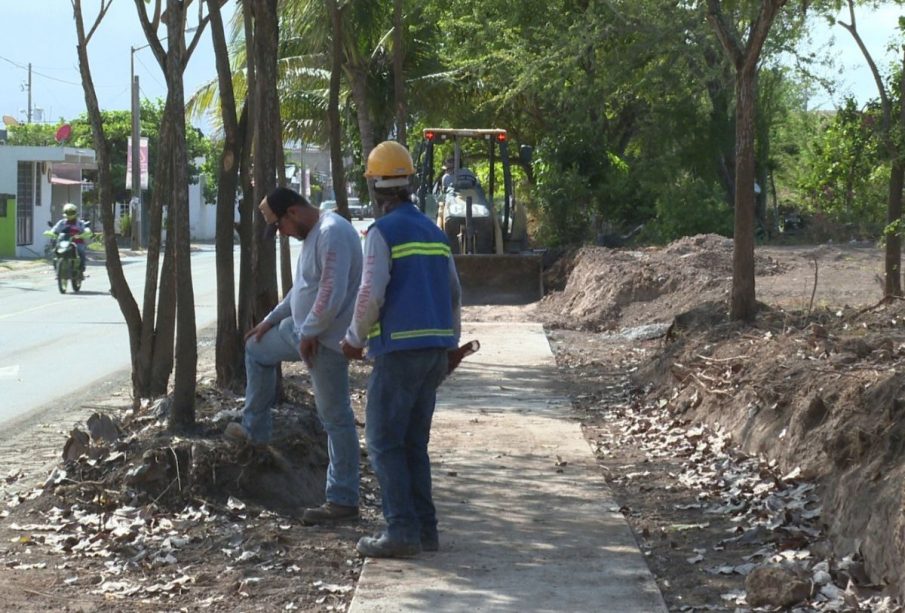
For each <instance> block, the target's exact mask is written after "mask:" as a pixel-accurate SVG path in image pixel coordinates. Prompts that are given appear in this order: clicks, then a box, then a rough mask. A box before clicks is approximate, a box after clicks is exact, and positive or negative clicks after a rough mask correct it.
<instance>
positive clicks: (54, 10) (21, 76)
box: [0, 0, 905, 130]
mask: <svg viewBox="0 0 905 613" xmlns="http://www.w3.org/2000/svg"><path fill="white" fill-rule="evenodd" d="M99 4H100V3H99V1H98V0H83V11H84V15H85V20H86V22H92V21H93V17H94V15H95V14H96V11H97V6H98V5H99ZM233 4H234V3H232V2H230V3H229V4H228V8H227V9H226V10H227V11H228V13H229V15H231V14H232V12H233V8H232V7H233ZM903 11H905V9H903V8H899V7H895V6H892V5H887V6H886V7H883V8H880V9H877V10H871V11H868V10H861V11H860V12H859V13H858V14H857V19H858V26H859V30H860V31H861V33H862V37H863V38H864V40H865V42H866V44H867V46H868V48H869V49H870V50H871V53H872V54H873V55H874V57H875V58H876V59H877V61H878V64H879V65H880V67H881V70H883V72H884V73H885V72H887V70H888V67H889V65H890V63H891V62H892V61H894V57H893V55H892V53H891V52H888V51H885V49H886V47H887V46H888V43H889V41H890V40H891V39H892V37H893V35H894V33H895V27H896V24H897V22H898V18H899V15H900V14H902V13H903ZM844 16H845V17H846V20H847V15H844ZM0 21H2V23H3V24H4V28H3V33H2V35H0V115H9V116H11V117H14V118H16V119H18V120H20V121H24V118H25V109H26V108H27V106H28V92H27V87H26V83H27V81H28V64H29V63H30V64H31V67H32V86H31V94H32V108H33V109H40V110H41V112H42V116H43V120H44V121H45V122H50V123H53V124H57V123H59V120H60V118H64V119H73V118H75V117H77V116H79V115H81V114H82V113H84V112H85V101H84V93H83V90H82V86H81V78H80V76H79V70H78V58H77V56H76V50H75V46H76V35H75V23H74V20H73V16H72V5H71V2H70V0H0ZM812 35H813V38H814V40H815V42H816V44H817V45H818V46H819V45H821V44H825V43H827V42H830V41H832V43H833V47H832V50H831V53H832V55H833V57H835V58H837V67H836V68H837V70H838V69H841V70H842V74H836V73H835V72H831V73H829V76H832V77H833V78H834V79H836V80H837V81H838V82H839V88H840V89H839V93H838V94H837V95H836V96H835V97H832V98H831V97H828V96H827V95H826V94H822V93H819V94H817V95H815V97H814V98H813V99H812V101H811V105H810V106H811V107H812V108H832V107H833V106H834V104H835V103H838V102H839V101H841V93H843V92H851V93H853V94H854V95H855V96H856V98H857V99H858V100H859V101H860V102H861V103H864V102H866V101H867V100H868V99H870V98H873V97H876V96H877V90H876V86H875V84H874V81H873V79H872V77H871V75H870V72H869V70H868V69H867V67H866V64H865V62H864V60H863V58H862V56H861V53H860V51H859V50H858V48H857V46H856V45H855V43H854V42H853V41H852V39H851V36H850V35H849V34H848V32H846V31H844V30H843V29H842V28H840V27H838V26H836V27H833V28H829V27H828V26H827V25H826V24H825V23H824V22H822V21H821V22H816V23H815V24H814V28H813V30H812ZM145 44H147V41H146V39H145V36H144V32H143V31H142V29H141V26H140V25H139V22H138V17H137V14H136V8H135V3H134V1H133V0H115V1H114V2H113V4H112V6H111V8H110V10H109V12H108V13H107V15H106V17H105V18H104V22H103V23H102V24H101V27H100V28H99V30H98V31H97V32H96V34H95V36H94V39H93V40H92V41H91V43H90V44H89V46H88V53H89V60H90V63H91V71H92V75H93V77H94V81H95V86H96V90H97V94H98V98H99V101H100V105H101V108H102V109H103V110H128V109H129V108H130V100H131V98H130V63H129V59H130V48H131V47H141V46H142V45H145ZM134 56H135V72H136V74H138V76H139V81H140V84H141V95H142V97H143V98H150V99H156V98H163V97H164V96H165V95H166V88H165V86H164V79H163V75H162V73H161V71H160V69H159V67H158V66H157V61H156V60H155V59H154V55H153V54H152V53H151V50H150V49H147V48H144V49H139V50H138V51H136V52H135V53H134ZM215 76H216V68H215V65H214V53H213V48H212V45H211V39H210V34H209V31H208V30H207V29H206V30H205V33H204V36H203V38H202V40H201V41H200V42H199V44H198V48H197V49H196V50H195V53H194V55H193V56H192V58H191V60H190V62H189V65H188V67H187V69H186V72H185V90H186V94H187V95H190V94H191V93H192V92H193V91H195V90H196V89H197V88H198V87H200V86H201V85H203V84H204V83H206V82H208V81H209V80H212V79H213V78H214V77H215ZM36 118H37V113H34V112H33V121H34V120H35V119H36ZM196 125H198V126H199V127H201V128H202V130H205V129H206V127H207V125H206V122H203V121H201V122H196Z"/></svg>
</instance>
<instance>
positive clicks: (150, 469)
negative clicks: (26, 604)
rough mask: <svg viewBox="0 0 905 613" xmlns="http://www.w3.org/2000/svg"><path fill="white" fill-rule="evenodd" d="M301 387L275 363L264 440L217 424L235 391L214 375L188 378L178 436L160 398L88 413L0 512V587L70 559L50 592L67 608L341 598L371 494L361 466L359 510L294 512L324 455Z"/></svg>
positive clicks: (316, 487) (319, 494)
mask: <svg viewBox="0 0 905 613" xmlns="http://www.w3.org/2000/svg"><path fill="white" fill-rule="evenodd" d="M309 390H310V384H309V383H308V381H307V375H288V376H286V375H284V377H283V399H284V401H283V402H282V403H280V404H279V405H278V406H277V407H276V408H275V409H274V411H273V417H274V433H275V439H274V441H273V442H272V443H271V444H270V445H267V446H254V445H249V444H245V443H241V444H236V443H231V442H228V441H226V440H225V439H224V438H223V435H222V432H223V429H224V427H225V425H226V424H227V423H228V422H229V421H230V420H233V419H236V418H238V416H239V414H240V412H241V407H242V402H243V399H242V398H237V397H235V396H234V395H232V394H230V393H229V392H224V391H221V390H218V389H217V388H216V387H215V386H214V385H213V384H212V383H206V384H205V383H200V384H199V387H198V390H197V403H196V418H197V423H198V426H199V427H198V430H197V432H194V433H193V434H192V435H190V436H174V435H172V434H170V433H168V432H167V431H166V417H167V411H168V409H167V402H166V401H165V400H164V401H161V402H157V403H154V404H153V405H144V406H143V407H142V408H141V409H140V410H138V411H136V412H132V411H128V412H125V413H124V414H121V415H119V416H118V417H119V418H118V419H117V418H111V416H110V415H107V414H100V413H98V414H95V415H93V416H92V417H91V418H90V419H89V420H88V422H87V423H86V424H84V425H82V426H80V427H78V428H76V429H75V430H73V431H72V432H71V433H70V436H69V439H68V440H67V441H66V444H65V446H64V448H63V454H64V460H63V462H62V463H60V464H59V465H58V466H57V467H56V468H55V469H54V471H53V472H52V473H51V475H50V476H49V478H48V479H47V480H46V483H44V484H43V486H39V487H37V488H34V489H33V490H31V491H23V492H22V493H20V494H17V495H16V496H15V498H14V499H13V500H11V501H9V502H8V503H7V509H6V510H4V512H3V513H2V514H0V517H2V518H4V520H3V523H2V526H0V535H2V536H3V537H4V539H5V542H7V543H11V545H8V546H7V548H3V549H0V563H2V564H3V565H4V566H5V567H6V568H8V569H10V572H12V573H14V575H12V576H6V577H3V578H0V591H4V593H13V592H14V593H15V594H16V595H17V596H16V597H17V598H27V597H28V594H29V593H31V594H39V593H41V594H42V595H43V592H38V591H34V590H32V591H30V592H29V590H30V588H29V587H28V586H38V585H42V584H43V583H44V582H46V583H47V584H54V585H55V584H56V583H57V581H58V580H59V579H60V576H59V573H60V571H59V570H54V569H68V570H67V571H66V575H67V578H66V581H65V584H61V585H60V586H58V588H57V590H56V591H54V594H57V593H58V592H59V591H61V590H62V591H63V592H65V593H66V595H67V596H66V598H67V604H70V605H71V606H72V607H73V608H72V610H79V611H81V610H86V611H87V610H91V611H97V610H115V611H119V610H123V607H124V605H123V603H124V602H126V601H129V602H133V603H134V602H135V601H136V599H138V600H140V601H141V602H142V603H144V604H145V605H146V606H150V607H152V608H154V610H164V609H166V610H171V609H177V608H185V609H186V610H187V609H189V608H191V609H193V610H194V609H195V608H211V610H234V609H235V608H236V607H237V606H238V607H240V608H241V606H242V605H241V604H236V603H237V602H241V600H242V599H248V601H249V602H254V603H257V604H256V606H258V607H263V608H264V609H267V610H292V609H298V608H300V609H304V610H315V609H324V610H331V609H333V608H334V607H335V608H336V610H339V609H344V608H345V607H346V606H347V604H348V600H349V598H350V597H351V594H352V585H353V584H354V581H355V580H356V578H357V576H358V573H359V571H360V565H361V563H360V561H359V560H358V558H357V557H356V556H355V555H354V549H353V545H354V543H355V541H356V540H357V538H358V537H359V536H360V535H361V534H363V533H366V532H368V531H370V530H371V529H372V525H371V524H372V523H373V519H374V517H376V514H377V512H378V508H377V503H378V497H377V496H376V495H375V492H376V489H375V485H374V481H373V477H372V476H371V474H370V471H369V470H368V469H367V467H366V466H363V467H362V468H363V471H362V472H363V474H362V512H363V513H364V514H365V518H364V519H365V521H364V522H362V523H355V524H349V525H348V526H340V527H336V528H334V529H329V530H323V529H315V528H309V527H307V526H304V525H302V522H301V521H300V518H299V516H300V514H301V511H302V510H303V509H304V508H305V507H307V506H315V505H318V504H320V503H321V502H323V500H324V483H325V473H326V467H327V457H328V455H327V441H326V434H325V433H324V431H323V428H322V427H321V425H320V422H319V420H318V419H317V416H316V412H315V409H314V402H313V398H312V396H311V393H310V391H309ZM61 558H62V561H61ZM12 585H15V586H16V587H15V589H13V587H11V586H12ZM22 590H24V592H23V591H22ZM22 594H24V596H22ZM47 597H50V596H47ZM252 598H254V600H251V599H252ZM17 602H18V601H17ZM7 604H9V603H7ZM29 610H30V609H29Z"/></svg>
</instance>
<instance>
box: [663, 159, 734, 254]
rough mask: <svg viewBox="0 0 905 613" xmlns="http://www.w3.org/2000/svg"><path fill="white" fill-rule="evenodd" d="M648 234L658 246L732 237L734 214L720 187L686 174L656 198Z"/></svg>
mask: <svg viewBox="0 0 905 613" xmlns="http://www.w3.org/2000/svg"><path fill="white" fill-rule="evenodd" d="M656 210H657V219H656V222H655V224H654V227H653V229H652V230H651V231H650V234H651V235H652V236H654V237H655V238H656V239H658V240H659V241H661V242H668V241H671V240H674V239H676V238H678V237H681V236H689V235H693V234H701V233H713V234H722V235H723V236H732V229H733V228H732V226H733V212H732V209H731V208H730V207H728V206H726V201H725V198H724V196H723V194H722V191H721V190H720V188H719V187H717V186H715V185H714V184H713V183H711V182H707V181H703V180H701V179H698V178H694V177H691V176H689V175H687V174H685V175H682V176H680V177H677V179H676V180H675V181H674V182H673V183H672V185H671V186H670V189H669V190H667V191H664V192H663V193H661V194H659V195H658V197H657V203H656Z"/></svg>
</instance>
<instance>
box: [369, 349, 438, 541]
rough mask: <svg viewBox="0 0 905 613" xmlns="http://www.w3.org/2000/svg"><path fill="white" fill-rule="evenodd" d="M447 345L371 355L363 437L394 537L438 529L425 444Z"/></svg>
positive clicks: (417, 537)
mask: <svg viewBox="0 0 905 613" xmlns="http://www.w3.org/2000/svg"><path fill="white" fill-rule="evenodd" d="M446 351H447V350H446V349H439V348H438V349H434V348H432V349H417V350H410V351H394V352H390V353H386V354H383V355H379V356H377V357H376V358H375V359H374V370H373V372H372V373H371V379H370V381H369V382H368V406H367V414H366V419H365V421H366V425H365V438H366V440H367V443H368V453H369V455H370V459H371V466H373V468H374V473H375V474H376V475H377V480H378V482H379V483H380V491H381V496H382V504H383V517H384V519H385V520H386V523H387V535H388V536H389V538H390V539H391V540H393V541H398V542H404V543H409V544H414V543H419V542H420V539H421V536H422V535H424V536H425V537H434V538H435V537H436V534H437V513H436V510H435V509H434V503H433V499H432V497H431V467H430V458H429V457H428V455H427V444H428V441H429V440H430V428H431V419H432V418H433V415H434V405H435V403H436V398H437V388H438V387H439V386H440V383H442V381H443V379H444V377H446V367H447V355H446Z"/></svg>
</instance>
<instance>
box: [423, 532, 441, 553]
mask: <svg viewBox="0 0 905 613" xmlns="http://www.w3.org/2000/svg"><path fill="white" fill-rule="evenodd" d="M421 551H440V537H439V536H438V535H437V533H436V531H434V532H427V531H423V532H421Z"/></svg>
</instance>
